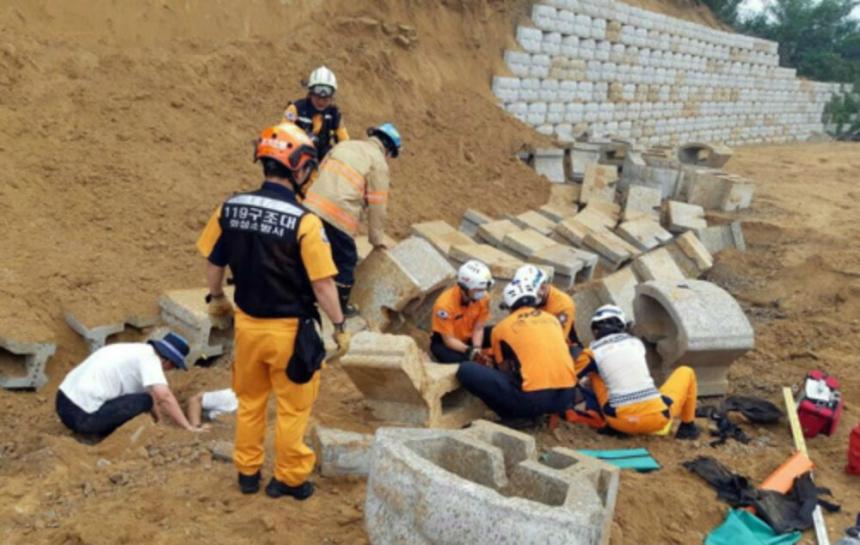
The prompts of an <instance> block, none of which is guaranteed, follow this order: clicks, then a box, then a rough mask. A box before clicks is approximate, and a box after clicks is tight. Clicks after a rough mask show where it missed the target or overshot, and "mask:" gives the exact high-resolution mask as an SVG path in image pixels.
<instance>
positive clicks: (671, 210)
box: [665, 201, 708, 233]
mask: <svg viewBox="0 0 860 545" xmlns="http://www.w3.org/2000/svg"><path fill="white" fill-rule="evenodd" d="M665 225H666V228H667V229H669V231H671V232H673V233H683V232H685V231H695V230H697V229H704V228H705V227H707V226H708V222H707V221H706V220H705V209H704V208H702V207H701V206H698V205H695V204H687V203H683V202H678V201H668V202H667V203H666V222H665Z"/></svg>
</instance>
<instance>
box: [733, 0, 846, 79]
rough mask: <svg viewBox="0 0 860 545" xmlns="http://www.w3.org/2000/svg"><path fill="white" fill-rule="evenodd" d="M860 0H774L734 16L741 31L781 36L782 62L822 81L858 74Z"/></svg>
mask: <svg viewBox="0 0 860 545" xmlns="http://www.w3.org/2000/svg"><path fill="white" fill-rule="evenodd" d="M858 5H860V0H819V1H815V0H773V1H772V2H771V3H769V4H768V5H767V7H766V8H765V9H764V11H762V12H761V13H759V14H757V15H755V16H754V17H752V18H750V19H748V20H745V21H741V22H736V23H735V27H736V28H737V29H738V30H740V31H741V32H745V33H748V34H752V35H755V36H759V37H761V38H765V39H768V40H774V41H776V42H779V63H780V65H782V66H787V67H792V68H796V69H797V73H798V74H799V75H801V76H804V77H808V78H810V79H815V80H819V81H842V82H850V81H854V80H855V79H857V78H858V77H860V21H857V20H856V19H853V18H852V17H851V11H852V10H853V9H854V8H855V7H857V6H858Z"/></svg>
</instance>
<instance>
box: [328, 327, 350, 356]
mask: <svg viewBox="0 0 860 545" xmlns="http://www.w3.org/2000/svg"><path fill="white" fill-rule="evenodd" d="M332 336H333V337H334V342H335V344H336V345H337V350H336V351H335V352H334V354H332V355H331V356H330V357H329V359H332V360H337V359H340V358H342V357H343V355H344V354H346V351H347V350H349V341H350V340H351V339H352V334H351V333H350V332H349V331H335V332H334V335H332Z"/></svg>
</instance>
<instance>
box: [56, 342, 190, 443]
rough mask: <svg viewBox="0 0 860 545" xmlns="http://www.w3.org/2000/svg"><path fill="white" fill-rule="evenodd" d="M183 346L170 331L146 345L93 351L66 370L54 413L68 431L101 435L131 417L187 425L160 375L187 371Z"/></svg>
mask: <svg viewBox="0 0 860 545" xmlns="http://www.w3.org/2000/svg"><path fill="white" fill-rule="evenodd" d="M188 352H189V348H188V343H187V342H186V341H185V339H183V338H182V337H180V336H179V335H177V334H175V333H168V334H167V335H165V336H164V338H163V339H161V340H154V341H149V342H146V343H117V344H111V345H108V346H105V347H103V348H100V349H99V350H96V351H95V352H93V353H92V354H90V356H89V357H88V358H87V359H85V360H84V361H83V362H82V363H81V364H79V365H78V366H77V367H75V368H74V369H72V370H71V372H69V374H68V375H67V376H66V378H65V379H64V380H63V382H62V383H61V384H60V389H59V390H57V401H56V407H57V414H58V415H59V417H60V420H62V422H63V424H65V425H66V427H68V428H69V429H70V430H72V431H74V432H77V433H81V434H84V435H95V436H99V437H106V436H108V435H110V434H111V432H113V431H114V430H116V429H117V428H118V427H120V426H122V425H123V424H125V423H126V422H128V421H129V420H131V419H132V418H134V417H135V416H137V415H139V414H142V413H145V412H152V413H153V416H154V417H155V418H156V420H160V419H161V416H162V415H163V414H165V413H166V414H167V415H168V416H170V418H171V419H172V420H173V421H174V422H176V423H177V424H178V425H179V426H180V427H182V428H185V429H186V430H189V431H201V430H202V429H203V428H201V427H199V426H192V425H191V423H190V422H189V421H188V419H187V418H185V414H184V413H183V412H182V408H181V407H180V406H179V402H177V401H176V398H175V397H174V396H173V392H171V391H170V387H169V386H168V384H167V378H166V377H165V376H164V372H165V371H168V370H170V369H177V368H178V369H182V370H187V367H186V366H185V358H186V356H188Z"/></svg>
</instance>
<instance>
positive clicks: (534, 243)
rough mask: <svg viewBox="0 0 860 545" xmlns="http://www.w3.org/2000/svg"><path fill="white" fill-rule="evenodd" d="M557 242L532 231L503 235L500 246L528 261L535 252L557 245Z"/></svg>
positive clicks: (525, 230) (526, 230)
mask: <svg viewBox="0 0 860 545" xmlns="http://www.w3.org/2000/svg"><path fill="white" fill-rule="evenodd" d="M557 244H558V242H556V241H554V240H552V239H551V238H549V237H547V236H545V235H542V234H541V233H539V232H537V231H535V230H534V229H524V230H521V231H512V232H510V233H508V234H506V235H505V238H504V239H503V240H502V245H503V247H504V248H505V249H506V250H510V251H511V252H512V253H513V254H514V255H516V256H517V257H522V258H523V259H530V258H531V257H532V256H533V255H535V254H536V253H537V252H539V251H541V250H543V249H546V248H550V247H552V246H555V245H557Z"/></svg>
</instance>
